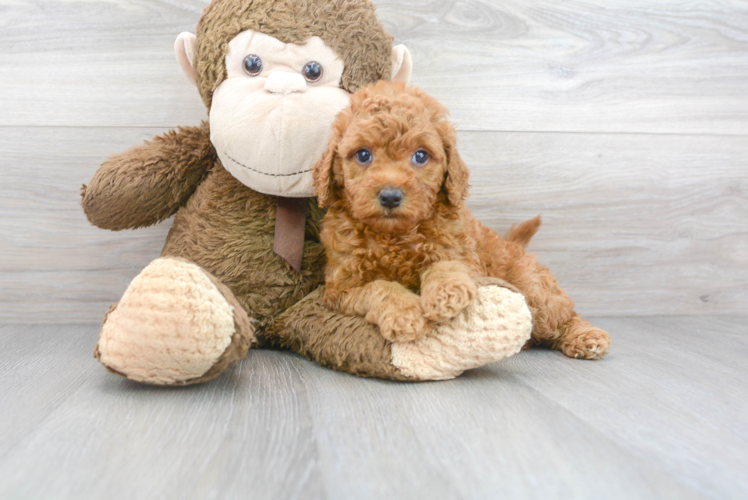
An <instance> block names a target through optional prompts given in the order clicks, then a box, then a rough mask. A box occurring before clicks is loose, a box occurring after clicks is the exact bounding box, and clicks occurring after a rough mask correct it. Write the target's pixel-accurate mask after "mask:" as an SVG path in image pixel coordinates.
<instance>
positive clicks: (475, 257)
mask: <svg viewBox="0 0 748 500" xmlns="http://www.w3.org/2000/svg"><path fill="white" fill-rule="evenodd" d="M468 176H469V173H468V169H467V167H466V166H465V164H464V162H463V161H462V159H461V158H460V155H459V154H458V152H457V148H456V134H455V131H454V128H453V127H452V125H451V124H450V123H449V121H448V120H447V111H446V110H445V108H444V107H443V106H442V105H441V104H439V103H438V102H437V101H436V100H435V99H433V98H432V97H430V96H428V95H427V94H426V93H424V92H423V91H421V90H418V89H416V88H413V87H405V86H404V85H403V84H399V83H391V82H380V83H377V84H374V85H372V86H369V87H366V88H363V89H361V90H360V91H359V92H357V93H356V94H354V95H353V96H352V101H351V107H350V108H349V109H347V110H345V111H343V112H341V114H340V115H339V116H338V117H337V119H336V121H335V123H334V125H333V130H332V135H331V138H330V142H329V146H328V149H327V151H326V152H325V154H324V155H323V157H322V159H321V160H320V161H319V162H318V163H317V165H316V166H315V170H314V182H315V186H316V194H317V197H318V200H319V204H320V206H322V207H329V209H328V211H327V214H326V216H325V219H324V224H323V230H322V233H321V239H322V242H323V244H324V245H325V247H326V251H327V257H328V264H327V268H326V281H327V287H326V291H325V301H326V302H327V304H328V305H330V306H331V307H333V308H336V309H338V310H339V311H341V312H343V313H346V314H357V315H360V316H364V317H365V318H366V319H367V320H368V321H369V322H370V323H374V324H377V325H378V326H379V328H380V331H381V333H382V335H383V336H384V337H386V338H387V339H389V340H391V341H395V342H399V341H408V340H414V339H417V338H419V337H421V336H423V335H425V334H426V333H428V332H429V331H430V329H431V327H432V323H433V322H444V321H447V320H449V319H450V318H452V317H454V316H455V315H457V314H459V313H460V312H461V311H462V310H463V309H465V308H466V307H467V306H468V305H469V304H470V302H471V301H472V300H473V298H474V297H475V295H476V286H475V283H474V280H473V278H476V277H481V276H489V277H494V278H500V279H503V280H505V281H507V282H508V283H510V284H511V285H514V286H515V287H516V288H517V289H519V290H520V291H521V292H522V293H523V294H524V295H525V298H526V300H527V303H528V305H529V306H530V308H531V310H532V311H533V333H532V340H531V341H530V342H531V343H533V342H534V343H536V344H541V345H544V346H547V347H550V348H553V349H558V350H561V351H563V353H564V354H566V355H567V356H570V357H575V358H588V359H593V358H600V357H602V356H604V355H605V354H606V353H607V349H608V346H609V345H610V338H609V336H608V334H607V333H606V332H604V331H603V330H600V329H598V328H595V327H593V326H592V325H590V324H589V323H588V322H587V321H585V320H583V319H582V318H581V317H580V316H578V315H577V314H576V313H575V312H574V303H573V302H572V300H571V298H569V296H568V295H567V294H566V292H564V290H562V289H561V288H560V287H559V285H558V283H557V282H556V280H555V279H554V278H553V276H552V275H551V273H550V271H549V270H548V268H546V267H543V266H541V265H540V264H538V262H537V261H536V260H535V257H534V256H533V255H532V254H529V253H527V252H526V251H525V246H526V245H527V242H528V241H529V240H530V238H531V237H532V236H533V235H534V234H535V232H536V231H537V229H538V227H539V225H540V218H539V217H536V218H535V219H532V220H530V221H527V222H525V223H523V224H521V225H519V226H515V227H513V228H512V229H510V230H509V232H508V233H507V234H506V235H505V238H504V239H502V238H501V237H500V236H499V235H498V234H497V233H495V232H494V231H492V230H491V229H489V228H487V227H486V226H484V225H483V224H481V223H480V222H479V221H478V220H476V219H474V218H473V217H472V216H471V214H470V211H469V210H468V208H467V207H466V206H465V204H464V201H465V199H466V197H467V194H468Z"/></svg>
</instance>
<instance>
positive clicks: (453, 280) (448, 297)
mask: <svg viewBox="0 0 748 500" xmlns="http://www.w3.org/2000/svg"><path fill="white" fill-rule="evenodd" d="M477 293H478V289H477V287H476V286H475V282H474V281H473V280H472V279H471V278H470V277H469V276H468V275H463V274H454V275H451V276H449V278H448V279H445V280H438V281H427V282H426V283H424V284H423V286H422V287H421V307H423V313H424V316H426V318H428V319H430V320H432V321H436V322H440V323H442V322H444V321H447V320H449V319H451V318H454V317H455V316H457V315H458V314H459V313H461V312H462V311H463V310H465V309H466V308H467V306H468V305H470V303H471V302H472V301H473V299H475V295H476V294H477Z"/></svg>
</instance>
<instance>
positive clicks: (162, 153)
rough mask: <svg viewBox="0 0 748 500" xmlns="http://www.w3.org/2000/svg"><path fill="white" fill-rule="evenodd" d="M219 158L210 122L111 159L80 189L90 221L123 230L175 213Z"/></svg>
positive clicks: (164, 135)
mask: <svg viewBox="0 0 748 500" xmlns="http://www.w3.org/2000/svg"><path fill="white" fill-rule="evenodd" d="M215 161H216V153H215V150H214V149H213V146H212V145H211V143H210V130H209V128H208V123H207V122H203V123H202V125H201V126H200V127H180V128H179V130H171V131H169V132H167V133H165V134H163V135H160V136H158V137H155V138H154V139H153V140H152V141H146V142H145V144H143V145H142V146H137V147H134V148H131V149H129V150H128V151H126V152H124V153H121V154H118V155H115V156H112V157H111V158H109V159H108V160H106V161H105V162H104V163H103V164H102V166H101V168H99V170H98V171H97V172H96V174H95V175H94V176H93V178H92V179H91V182H90V183H89V184H88V186H86V185H85V184H84V185H83V187H82V188H81V196H82V198H83V199H82V201H81V205H82V206H83V210H84V212H85V213H86V216H87V217H88V220H89V221H90V222H91V224H94V225H95V226H98V227H100V228H102V229H111V230H113V231H120V230H122V229H136V228H139V227H146V226H151V225H153V224H156V223H157V222H161V221H162V220H164V219H167V218H169V217H171V216H172V215H174V213H175V212H176V211H177V210H178V209H179V207H181V206H182V205H183V204H184V203H185V202H186V201H187V199H188V198H189V197H190V196H191V195H192V193H193V192H194V191H195V188H196V187H197V185H198V184H199V183H200V181H201V180H202V179H203V178H204V177H205V174H206V173H207V171H208V169H209V168H210V167H211V166H212V165H213V163H214V162H215Z"/></svg>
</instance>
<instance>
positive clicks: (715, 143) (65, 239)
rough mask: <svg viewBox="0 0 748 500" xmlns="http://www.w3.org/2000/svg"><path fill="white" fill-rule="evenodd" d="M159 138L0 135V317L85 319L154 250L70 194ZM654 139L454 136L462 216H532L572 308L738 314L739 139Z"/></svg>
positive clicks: (161, 233)
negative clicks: (96, 223)
mask: <svg viewBox="0 0 748 500" xmlns="http://www.w3.org/2000/svg"><path fill="white" fill-rule="evenodd" d="M160 131H162V129H138V128H135V129H129V128H125V129H119V128H104V129H98V130H94V129H87V128H58V127H50V128H19V129H7V130H6V133H5V134H3V135H2V136H0V157H2V158H4V162H5V163H4V166H3V171H4V179H3V180H4V183H3V184H2V185H0V273H2V281H0V320H2V321H15V322H24V321H25V322H62V321H66V322H98V321H99V320H100V318H101V317H102V315H103V314H104V312H105V311H106V309H107V308H108V306H109V304H111V303H112V302H115V301H117V300H119V297H120V296H121V294H122V293H123V292H124V290H125V288H126V287H127V284H128V283H129V281H130V280H131V279H132V278H133V277H134V276H135V275H136V274H137V273H138V272H140V270H141V269H142V268H143V267H145V265H146V264H147V263H148V262H150V261H151V260H152V259H154V258H156V257H157V256H158V254H159V252H160V249H161V247H162V245H163V242H164V239H165V237H166V232H167V231H168V228H169V226H170V223H169V222H167V223H165V224H162V225H160V226H157V227H153V228H148V229H143V230H138V231H124V232H120V233H112V232H109V231H103V230H100V229H97V228H94V227H91V226H90V225H89V224H88V222H87V221H86V219H85V217H84V215H83V213H82V210H81V208H80V206H79V204H78V200H79V196H78V190H79V187H80V185H81V184H82V183H84V182H88V180H89V179H90V177H91V176H92V175H93V173H94V172H95V170H96V168H97V167H98V165H99V164H100V163H101V161H103V160H104V159H105V158H106V156H107V155H109V154H112V153H114V152H118V151H122V150H125V149H126V148H128V147H130V146H132V145H135V144H138V143H140V142H141V141H142V140H144V139H146V138H150V137H151V136H152V135H154V134H156V133H158V132H160ZM658 137H659V138H658V140H657V141H652V140H651V138H650V137H648V136H646V135H640V134H631V135H623V134H545V133H489V132H462V133H460V150H461V152H462V154H463V156H464V157H465V160H466V161H467V163H468V165H470V167H471V168H472V185H473V188H472V198H471V200H470V202H469V203H470V206H471V207H472V208H473V209H474V211H475V214H476V216H478V217H479V218H481V219H482V220H483V221H485V222H486V223H487V224H488V225H489V226H491V227H493V228H495V229H497V230H499V231H504V230H506V229H507V228H508V227H509V226H510V225H511V224H512V223H514V222H517V221H521V220H525V219H527V218H530V217H533V216H535V215H536V214H538V213H542V214H543V217H544V225H543V227H542V228H541V230H540V232H539V234H538V235H537V236H536V237H535V239H534V240H533V242H532V243H531V245H530V249H531V250H532V251H535V252H536V253H537V254H538V256H539V258H540V259H541V261H542V262H543V263H545V264H546V265H548V266H550V267H551V269H552V270H553V271H554V273H555V274H556V276H557V278H558V279H559V281H560V282H561V284H562V285H563V286H564V287H566V288H567V289H568V291H569V292H570V293H571V294H572V296H573V297H574V298H575V299H576V301H577V305H578V308H579V310H580V311H581V312H583V313H585V314H589V315H597V316H600V315H606V314H607V315H631V314H645V315H652V314H675V313H679V314H697V313H701V314H704V313H729V312H742V311H744V310H746V306H748V266H746V265H745V263H746V262H748V226H746V224H745V221H746V220H748V198H747V195H746V190H745V186H746V185H748V166H747V165H746V164H745V158H747V157H748V142H746V141H745V140H744V139H743V138H741V137H732V136H722V137H713V136H712V137H693V136H679V135H671V136H658ZM40 304H43V306H40Z"/></svg>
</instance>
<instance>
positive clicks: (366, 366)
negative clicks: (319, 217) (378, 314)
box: [273, 278, 532, 381]
mask: <svg viewBox="0 0 748 500" xmlns="http://www.w3.org/2000/svg"><path fill="white" fill-rule="evenodd" d="M475 282H476V285H477V296H476V298H475V300H474V301H473V302H472V303H471V304H470V305H469V306H468V307H467V309H465V310H464V311H462V312H461V313H459V314H458V315H457V316H455V317H454V318H452V319H450V320H448V321H447V322H445V323H441V324H437V325H436V326H435V328H434V330H433V331H432V332H431V333H429V334H427V335H426V336H425V337H422V338H420V339H418V340H414V341H411V342H390V341H388V340H386V339H385V338H384V337H383V336H382V335H381V333H380V332H379V330H378V328H377V327H376V326H373V325H371V324H369V323H367V321H366V320H365V319H364V318H362V317H360V316H345V315H342V314H340V313H337V312H334V311H332V310H331V309H328V308H327V307H326V306H325V305H324V303H323V300H322V296H323V293H324V291H323V289H322V288H320V289H318V290H316V291H314V292H312V293H311V294H309V295H308V296H306V297H305V298H304V299H303V300H301V301H300V302H299V303H297V304H296V305H294V306H293V307H291V308H290V309H288V310H287V311H286V312H284V313H283V314H282V315H281V316H280V317H279V318H278V320H277V321H276V323H275V324H274V325H273V330H274V335H275V336H277V338H278V339H279V341H280V343H281V345H284V346H285V347H288V348H290V349H292V350H294V351H296V352H298V353H300V354H302V355H304V356H307V357H308V358H310V359H312V360H315V361H317V362H319V363H321V364H322V365H325V366H327V367H330V368H333V369H336V370H342V371H346V372H349V373H352V374H355V375H359V376H364V377H377V378H385V379H392V380H411V381H421V380H445V379H451V378H454V377H457V376H458V375H460V374H461V373H462V372H464V371H465V370H469V369H472V368H478V367H480V366H483V365H486V364H488V363H492V362H494V361H497V360H499V359H502V358H506V357H508V356H511V355H512V354H515V353H517V352H519V351H520V350H521V348H522V346H523V345H524V344H525V342H527V340H528V339H529V338H530V331H531V329H532V316H531V314H530V310H529V308H528V307H527V303H526V302H525V299H524V297H523V296H522V294H520V293H519V292H518V291H517V290H516V289H515V288H514V287H512V286H511V285H509V284H507V283H506V282H503V281H501V280H497V279H492V278H480V279H476V280H475Z"/></svg>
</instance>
